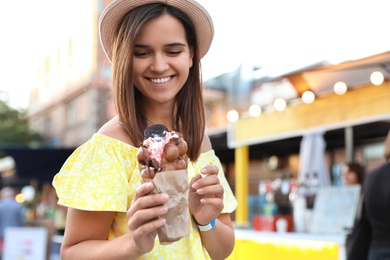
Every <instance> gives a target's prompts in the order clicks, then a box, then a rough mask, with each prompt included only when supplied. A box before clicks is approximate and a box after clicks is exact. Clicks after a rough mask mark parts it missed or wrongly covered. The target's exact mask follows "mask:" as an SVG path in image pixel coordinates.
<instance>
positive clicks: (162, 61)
mask: <svg viewBox="0 0 390 260" xmlns="http://www.w3.org/2000/svg"><path fill="white" fill-rule="evenodd" d="M150 68H151V70H152V71H154V72H164V71H166V70H167V69H168V68H169V64H168V61H167V57H165V56H164V55H162V54H155V55H154V57H153V60H152V64H151V66H150Z"/></svg>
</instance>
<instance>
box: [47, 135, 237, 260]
mask: <svg viewBox="0 0 390 260" xmlns="http://www.w3.org/2000/svg"><path fill="white" fill-rule="evenodd" d="M137 152H138V147H134V146H131V145H129V144H126V143H124V142H122V141H119V140H117V139H114V138H111V137H108V136H106V135H102V134H94V135H93V136H92V138H91V139H90V140H88V141H87V142H86V143H84V144H83V145H81V146H80V147H78V148H77V149H76V150H75V151H74V152H73V153H72V155H71V156H69V158H68V159H67V160H66V162H65V163H64V165H63V166H62V168H61V170H60V171H59V173H57V174H56V175H55V177H54V179H53V186H54V187H55V189H56V192H57V195H58V198H59V201H58V204H60V205H63V206H66V207H70V208H76V209H80V210H88V211H115V212H117V213H116V214H115V219H114V221H113V224H112V226H111V230H110V233H109V237H108V239H113V238H115V237H118V236H121V235H123V234H125V233H127V232H130V231H129V228H128V226H127V217H126V211H127V209H128V208H129V207H130V203H131V201H132V199H133V196H134V193H135V190H136V188H137V187H138V186H139V185H140V184H141V177H140V171H139V168H138V162H137ZM213 164H214V165H217V166H218V167H219V169H220V171H219V173H218V176H219V179H220V182H221V184H222V185H223V187H224V209H223V211H222V213H231V212H233V211H234V210H235V209H236V207H237V200H236V198H235V197H234V195H233V192H232V190H231V188H230V186H229V184H228V182H227V180H226V178H225V175H224V172H223V170H222V165H221V163H220V161H219V159H218V157H217V156H216V155H215V152H214V150H210V151H208V152H205V153H202V154H201V155H200V157H199V159H198V161H197V162H195V163H189V165H188V179H189V180H191V179H192V178H193V177H194V176H195V175H196V174H197V173H199V172H200V170H201V168H202V167H204V166H206V165H213ZM155 243H156V244H155V247H154V248H153V250H152V251H151V252H149V253H148V254H145V255H143V256H142V257H141V258H140V259H145V260H146V259H180V260H181V259H189V260H191V259H194V260H199V259H210V257H209V255H208V253H207V251H206V250H205V249H204V248H203V247H202V243H201V240H200V235H199V231H198V229H197V227H196V225H195V223H194V221H193V220H192V222H191V227H190V234H189V235H188V236H186V237H184V238H182V239H180V240H179V241H177V242H174V243H172V244H169V245H160V244H159V242H158V238H157V239H156V242H155Z"/></svg>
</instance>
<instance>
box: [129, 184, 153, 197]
mask: <svg viewBox="0 0 390 260" xmlns="http://www.w3.org/2000/svg"><path fill="white" fill-rule="evenodd" d="M152 190H153V183H151V182H145V183H143V184H141V185H140V186H139V187H138V188H137V189H136V191H135V194H134V197H133V202H134V201H136V200H137V199H138V198H141V197H143V196H145V195H147V194H149V193H150V192H151V191H152Z"/></svg>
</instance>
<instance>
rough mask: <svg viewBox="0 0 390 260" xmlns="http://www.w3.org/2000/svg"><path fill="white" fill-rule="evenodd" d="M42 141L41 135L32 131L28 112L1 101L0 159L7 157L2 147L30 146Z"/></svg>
mask: <svg viewBox="0 0 390 260" xmlns="http://www.w3.org/2000/svg"><path fill="white" fill-rule="evenodd" d="M41 141H42V137H41V135H40V134H38V133H35V132H33V131H31V130H30V128H29V123H28V118H27V115H26V111H23V110H17V109H14V108H12V107H10V106H9V105H8V104H7V102H5V101H3V100H1V99H0V158H1V157H4V156H5V154H4V153H3V152H2V151H1V146H8V145H24V146H30V145H32V144H34V143H38V144H40V143H41Z"/></svg>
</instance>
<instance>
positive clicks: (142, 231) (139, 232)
mask: <svg viewBox="0 0 390 260" xmlns="http://www.w3.org/2000/svg"><path fill="white" fill-rule="evenodd" d="M165 222H166V220H165V219H164V218H156V219H154V220H151V221H149V222H147V223H143V224H142V225H140V226H138V228H134V229H132V228H131V226H130V225H129V228H130V230H131V232H133V235H134V237H140V238H146V237H147V236H149V235H150V234H152V233H153V232H155V231H156V230H157V229H158V228H160V227H161V226H163V225H164V224H165Z"/></svg>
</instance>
